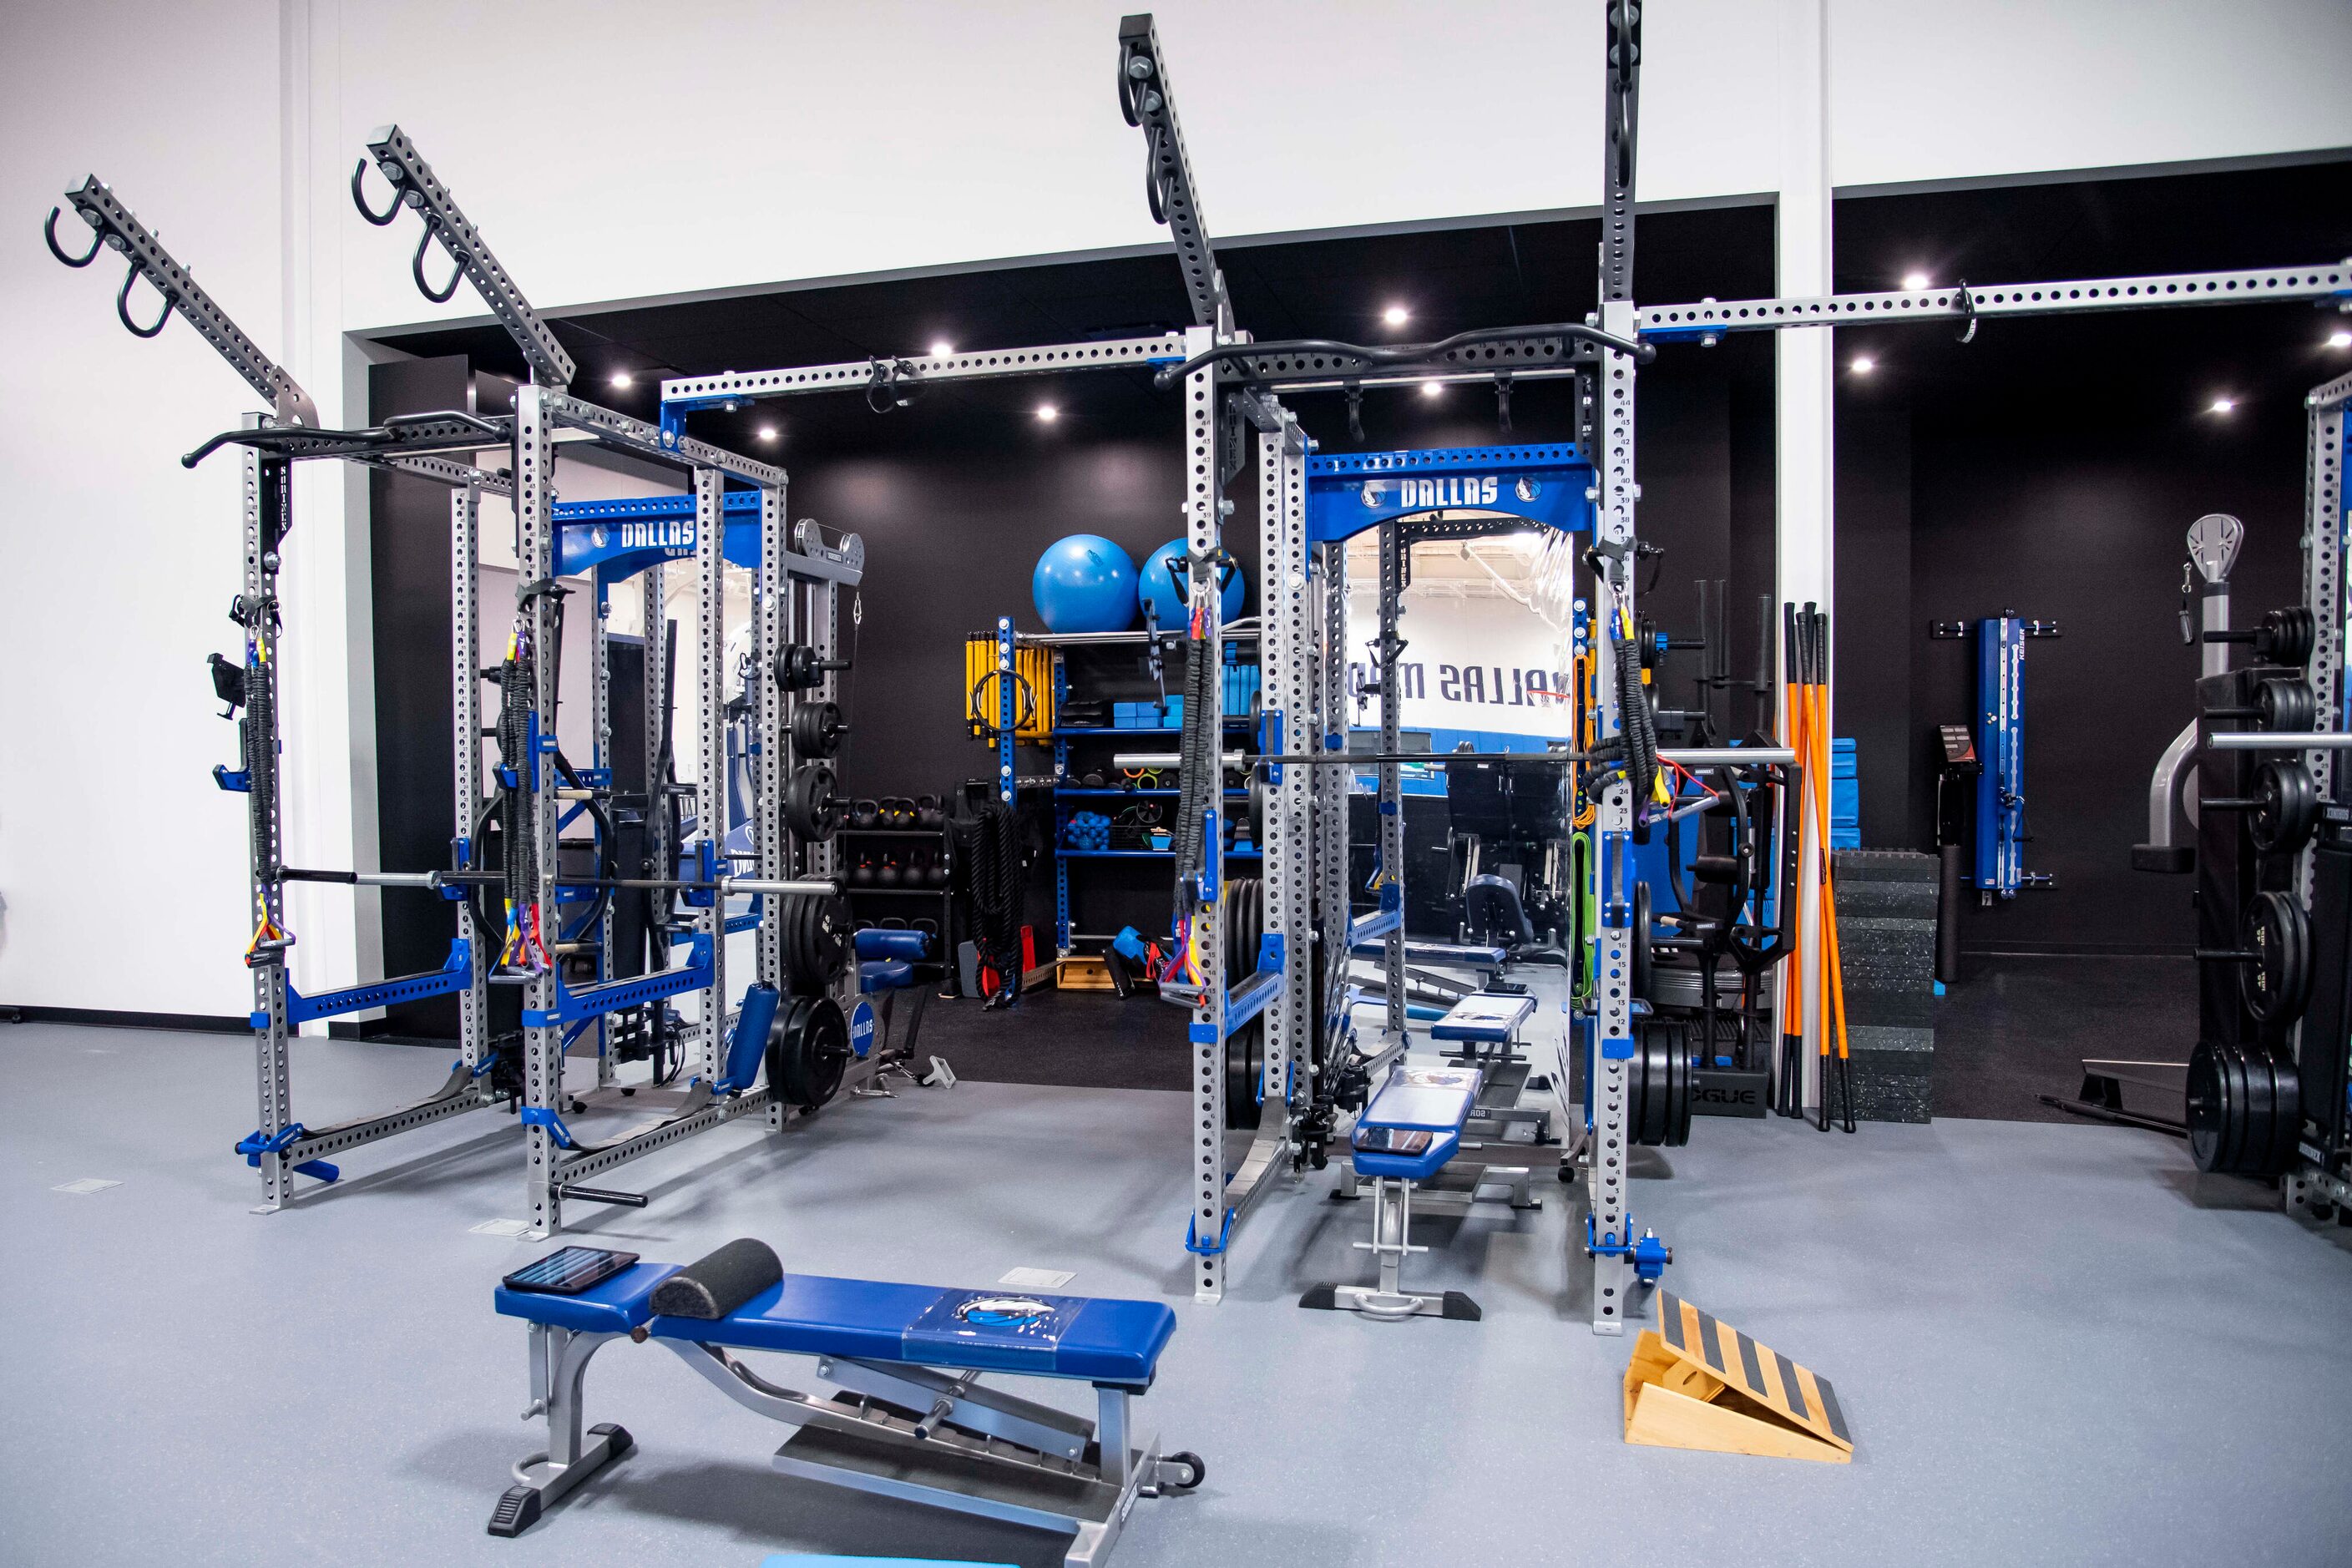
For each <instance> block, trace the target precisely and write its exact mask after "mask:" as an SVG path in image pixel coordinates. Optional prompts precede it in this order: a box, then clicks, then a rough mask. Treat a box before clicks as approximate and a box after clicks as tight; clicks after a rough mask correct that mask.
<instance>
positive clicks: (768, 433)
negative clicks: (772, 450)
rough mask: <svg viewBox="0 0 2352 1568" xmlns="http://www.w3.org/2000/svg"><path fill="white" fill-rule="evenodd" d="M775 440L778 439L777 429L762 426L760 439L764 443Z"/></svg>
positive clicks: (770, 426)
mask: <svg viewBox="0 0 2352 1568" xmlns="http://www.w3.org/2000/svg"><path fill="white" fill-rule="evenodd" d="M775 438H776V427H775V426H772V425H762V426H760V439H761V440H762V441H772V440H774V439H775Z"/></svg>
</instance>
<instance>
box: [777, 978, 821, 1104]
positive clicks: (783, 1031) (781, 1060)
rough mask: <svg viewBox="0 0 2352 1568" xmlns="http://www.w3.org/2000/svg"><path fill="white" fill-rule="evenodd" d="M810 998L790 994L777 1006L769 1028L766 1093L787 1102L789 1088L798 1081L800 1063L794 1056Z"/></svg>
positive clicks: (789, 1097) (790, 1097)
mask: <svg viewBox="0 0 2352 1568" xmlns="http://www.w3.org/2000/svg"><path fill="white" fill-rule="evenodd" d="M811 1001H812V998H810V997H806V996H793V997H788V998H786V999H785V1001H784V1004H783V1005H782V1006H781V1007H779V1008H777V1009H776V1021H775V1023H774V1024H773V1025H772V1026H771V1027H770V1028H769V1030H768V1092H769V1093H771V1094H773V1095H775V1096H777V1097H778V1098H780V1099H782V1100H787V1101H790V1100H791V1099H792V1094H791V1090H790V1087H789V1086H792V1085H793V1084H796V1083H798V1082H799V1078H798V1074H799V1072H800V1064H799V1063H798V1061H797V1060H795V1059H794V1053H795V1052H796V1051H797V1050H798V1048H799V1047H798V1044H797V1042H798V1040H799V1037H800V1030H801V1026H802V1024H803V1022H804V1021H805V1020H806V1018H807V1016H808V1009H809V1005H810V1003H811Z"/></svg>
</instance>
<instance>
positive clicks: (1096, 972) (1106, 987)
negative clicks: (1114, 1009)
mask: <svg viewBox="0 0 2352 1568" xmlns="http://www.w3.org/2000/svg"><path fill="white" fill-rule="evenodd" d="M1054 984H1055V985H1056V986H1058V987H1059V988H1060V989H1062V990H1064V991H1115V990H1117V989H1118V987H1117V986H1115V985H1113V984H1111V983H1110V966H1109V965H1108V964H1107V963H1104V962H1103V961H1102V960H1101V959H1099V958H1096V957H1094V956H1093V955H1091V954H1088V953H1077V954H1073V955H1072V956H1070V957H1068V958H1066V959H1063V960H1062V961H1061V962H1060V963H1057V964H1056V965H1055V968H1054Z"/></svg>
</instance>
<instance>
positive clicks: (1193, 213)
mask: <svg viewBox="0 0 2352 1568" xmlns="http://www.w3.org/2000/svg"><path fill="white" fill-rule="evenodd" d="M1118 106H1119V110H1120V111H1121V112H1122V113H1124V114H1125V115H1126V116H1127V122H1128V123H1129V125H1135V126H1139V127H1141V128H1142V131H1143V134H1144V148H1145V151H1144V168H1143V183H1144V191H1145V194H1146V195H1148V196H1149V197H1150V203H1151V216H1153V217H1154V218H1156V219H1158V220H1159V221H1160V222H1161V223H1164V224H1166V225H1167V226H1168V234H1169V237H1170V238H1171V240H1172V241H1174V243H1175V246H1176V264H1177V266H1178V267H1179V268H1181V269H1182V271H1183V274H1184V293H1185V295H1186V297H1187V298H1189V299H1190V300H1192V321H1193V323H1194V324H1195V325H1197V326H1202V327H1213V326H1216V325H1217V324H1218V321H1217V310H1218V307H1219V306H1221V305H1223V303H1224V302H1225V279H1224V276H1223V273H1222V272H1220V271H1219V270H1218V268H1217V253H1216V250H1215V249H1214V247H1212V246H1211V245H1210V243H1209V231H1208V229H1207V228H1206V227H1205V226H1203V224H1202V218H1201V201H1200V197H1199V196H1197V195H1194V194H1193V190H1192V158H1191V157H1190V155H1188V154H1187V153H1185V151H1184V132H1183V128H1182V127H1181V126H1180V125H1178V124H1177V122H1176V99H1175V92H1174V89H1172V88H1171V87H1170V86H1169V82H1168V65H1167V62H1166V61H1165V60H1164V59H1163V58H1161V57H1160V32H1159V29H1158V28H1157V27H1155V26H1153V25H1152V21H1151V15H1150V12H1145V13H1144V14H1143V15H1141V16H1122V17H1120V18H1119V23H1118Z"/></svg>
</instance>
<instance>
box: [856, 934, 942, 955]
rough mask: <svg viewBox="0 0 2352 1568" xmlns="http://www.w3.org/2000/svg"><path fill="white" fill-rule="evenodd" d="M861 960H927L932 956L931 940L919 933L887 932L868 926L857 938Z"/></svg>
mask: <svg viewBox="0 0 2352 1568" xmlns="http://www.w3.org/2000/svg"><path fill="white" fill-rule="evenodd" d="M856 943H857V956H858V957H860V958H908V959H917V960H920V959H926V958H929V957H930V956H931V939H930V938H929V936H927V935H925V934H924V933H923V932H921V931H886V930H884V929H883V928H882V927H880V926H868V927H866V929H865V930H864V931H859V932H858V933H857V935H856Z"/></svg>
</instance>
